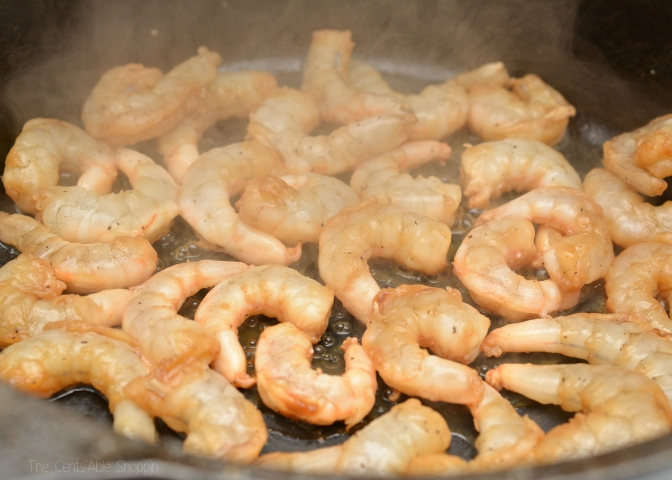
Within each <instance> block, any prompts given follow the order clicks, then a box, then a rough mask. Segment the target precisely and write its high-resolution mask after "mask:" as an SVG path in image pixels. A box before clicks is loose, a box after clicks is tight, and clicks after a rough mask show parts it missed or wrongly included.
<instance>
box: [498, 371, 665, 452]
mask: <svg viewBox="0 0 672 480" xmlns="http://www.w3.org/2000/svg"><path fill="white" fill-rule="evenodd" d="M486 381H487V382H488V383H489V384H490V385H492V386H493V387H495V388H496V389H498V390H500V389H502V388H505V389H507V390H511V391H513V392H517V393H520V394H522V395H525V396H526V397H528V398H531V399H532V400H535V401H537V402H540V403H544V404H549V403H552V404H556V405H560V407H562V409H563V410H566V411H569V412H583V413H577V414H576V415H575V416H574V418H573V419H572V420H570V421H569V423H566V424H563V425H560V426H557V427H555V428H553V429H551V430H550V431H549V432H547V433H546V435H545V436H544V437H543V438H542V439H541V441H540V442H539V444H538V445H537V446H536V447H535V449H534V451H533V455H532V457H533V459H534V462H536V463H550V462H557V461H560V460H566V459H571V458H579V457H586V456H589V455H596V454H598V453H602V452H607V451H610V450H614V449H617V448H621V447H624V446H626V445H630V444H633V443H639V442H643V441H645V440H649V439H652V438H655V437H659V436H662V435H665V434H666V433H668V432H669V431H670V430H672V412H670V405H669V402H668V401H667V397H665V394H664V393H663V391H662V390H661V389H660V387H659V386H658V385H656V384H655V383H654V382H653V381H652V380H650V379H648V378H647V377H645V376H644V375H642V374H641V373H637V372H631V371H628V370H625V369H623V368H620V367H612V366H606V365H601V366H597V365H585V364H570V365H530V364H527V365H524V364H504V365H500V366H499V367H497V368H495V369H493V370H490V371H489V372H488V373H487V374H486Z"/></svg>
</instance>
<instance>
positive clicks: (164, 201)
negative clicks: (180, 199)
mask: <svg viewBox="0 0 672 480" xmlns="http://www.w3.org/2000/svg"><path fill="white" fill-rule="evenodd" d="M117 167H118V168H119V170H120V171H121V172H122V173H124V174H125V175H126V176H127V177H128V179H129V181H130V183H131V185H132V186H133V189H132V190H126V191H122V192H120V193H118V194H115V193H110V194H107V195H100V194H98V193H96V192H92V191H90V190H86V189H83V188H81V187H51V188H48V189H41V190H39V191H38V192H37V193H36V195H35V196H36V198H37V203H36V205H37V209H38V210H39V211H40V212H39V214H38V217H39V220H41V221H42V223H43V224H44V225H46V226H47V227H49V229H50V230H51V231H52V232H53V233H55V234H56V235H58V236H60V237H61V238H63V239H64V240H66V241H68V242H79V243H93V242H101V243H109V242H111V241H112V239H113V238H115V237H118V236H122V235H131V236H136V235H142V236H144V237H145V238H146V239H147V240H148V241H150V242H154V241H156V240H158V239H159V238H161V237H162V236H163V235H165V234H166V233H168V230H170V226H171V225H172V222H173V219H174V218H175V217H176V216H177V186H176V185H175V182H174V181H173V179H172V178H171V177H170V175H169V174H168V172H166V170H165V169H164V168H163V167H161V166H160V165H157V164H155V163H154V161H153V160H152V159H151V158H149V157H147V156H145V155H143V154H141V153H139V152H136V151H134V150H130V149H128V148H120V149H118V150H117Z"/></svg>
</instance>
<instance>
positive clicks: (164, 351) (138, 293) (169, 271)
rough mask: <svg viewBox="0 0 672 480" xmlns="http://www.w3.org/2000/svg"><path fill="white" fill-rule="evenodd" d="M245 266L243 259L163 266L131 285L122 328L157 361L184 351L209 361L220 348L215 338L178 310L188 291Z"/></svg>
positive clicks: (197, 289) (204, 285)
mask: <svg viewBox="0 0 672 480" xmlns="http://www.w3.org/2000/svg"><path fill="white" fill-rule="evenodd" d="M248 268H249V267H248V266H247V265H245V264H244V263H239V262H221V261H215V260H201V261H198V262H189V263H180V264H177V265H173V266H172V267H169V268H166V269H165V270H162V271H160V272H159V273H157V274H156V275H154V276H153V277H152V278H150V279H149V280H147V281H146V282H145V283H143V284H142V285H139V286H137V287H135V288H134V289H133V296H132V297H131V299H130V300H129V302H128V304H127V306H126V308H125V309H124V313H123V318H122V323H121V326H122V329H123V330H124V331H125V332H127V333H128V334H130V335H131V336H133V337H134V338H135V339H136V340H137V342H138V344H139V345H140V348H141V349H142V352H143V354H145V355H146V356H147V357H148V358H151V359H152V360H153V361H155V362H157V363H158V362H160V361H162V360H165V359H167V358H171V357H174V356H181V355H186V354H188V355H190V356H191V357H194V358H198V359H200V360H202V361H205V362H208V363H209V362H211V361H212V360H213V358H215V356H216V355H217V352H218V351H219V343H218V342H217V339H216V338H214V337H213V336H212V335H210V334H209V333H208V332H207V331H206V330H205V329H204V328H203V327H202V326H201V325H199V324H197V323H195V322H192V321H189V320H187V319H186V318H184V317H183V316H181V315H178V314H177V311H178V310H179V309H180V307H181V306H182V304H183V303H184V301H185V300H186V299H187V297H189V296H190V295H194V294H195V293H197V292H198V291H199V290H200V289H202V288H209V287H213V286H215V285H217V284H218V283H220V282H222V281H224V280H226V279H227V278H229V277H231V276H232V275H237V274H239V273H241V272H244V271H245V270H247V269H248Z"/></svg>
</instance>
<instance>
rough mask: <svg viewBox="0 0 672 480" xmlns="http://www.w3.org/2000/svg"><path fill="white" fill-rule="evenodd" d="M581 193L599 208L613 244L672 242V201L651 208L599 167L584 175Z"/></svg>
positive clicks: (635, 193)
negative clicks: (602, 212) (593, 201)
mask: <svg viewBox="0 0 672 480" xmlns="http://www.w3.org/2000/svg"><path fill="white" fill-rule="evenodd" d="M583 191H584V192H586V193H587V194H588V195H589V196H590V197H591V198H592V199H593V200H595V202H596V203H597V204H598V205H600V207H602V210H603V211H604V219H605V220H606V222H607V228H608V229H609V233H610V234H611V239H612V240H613V241H614V243H616V244H617V245H620V246H622V247H630V246H632V245H634V244H636V243H642V242H665V243H672V202H670V201H667V202H665V203H663V204H662V205H659V206H657V207H654V206H653V205H651V204H650V203H648V202H646V201H645V200H644V199H643V198H642V196H641V195H639V194H638V193H637V191H636V190H635V189H634V188H632V187H631V186H630V185H628V184H627V183H626V182H625V181H623V180H621V179H620V178H619V177H618V176H617V175H616V174H613V173H611V172H609V171H607V170H604V169H602V168H594V169H593V170H591V171H590V172H588V174H587V175H586V178H584V180H583Z"/></svg>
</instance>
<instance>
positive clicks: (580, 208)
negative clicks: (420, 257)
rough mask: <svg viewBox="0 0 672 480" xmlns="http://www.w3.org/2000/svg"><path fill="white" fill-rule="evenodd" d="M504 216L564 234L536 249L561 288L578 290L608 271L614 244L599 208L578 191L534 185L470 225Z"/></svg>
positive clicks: (485, 213)
mask: <svg viewBox="0 0 672 480" xmlns="http://www.w3.org/2000/svg"><path fill="white" fill-rule="evenodd" d="M506 216H516V217H521V218H525V219H527V220H529V221H531V222H534V223H539V224H542V225H547V226H549V227H551V228H553V229H555V230H556V231H558V232H560V233H562V234H564V235H566V236H564V237H562V238H559V239H555V240H554V243H553V244H551V245H548V249H547V250H546V251H542V252H539V254H540V255H541V256H542V258H543V264H544V267H545V268H546V271H547V272H548V275H549V276H550V277H551V279H552V280H553V281H555V282H556V283H557V284H558V286H559V287H560V288H561V289H562V290H565V291H570V292H571V291H574V290H578V289H580V288H581V287H582V286H583V285H585V284H587V283H591V282H594V281H595V280H598V279H600V278H602V277H604V276H605V275H606V274H607V272H608V271H609V267H611V262H612V261H613V259H614V246H613V244H612V242H611V236H610V235H609V231H608V229H607V224H606V221H605V219H604V215H603V213H602V208H601V207H600V206H599V205H598V204H597V203H595V202H594V201H593V200H592V199H591V198H590V197H589V196H587V195H586V194H585V193H583V192H582V191H580V190H576V189H574V188H567V187H542V188H537V189H534V190H532V191H530V192H528V193H526V194H525V195H522V196H520V197H518V198H516V199H515V200H512V201H510V202H508V203H506V204H504V205H502V206H500V207H497V208H495V209H492V210H488V211H486V212H484V213H483V214H482V215H481V216H480V217H478V219H477V220H476V222H475V224H474V225H475V226H478V225H483V224H485V223H487V222H489V221H492V220H495V219H498V218H503V217H506ZM547 238H549V237H547ZM550 238H553V237H550Z"/></svg>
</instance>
